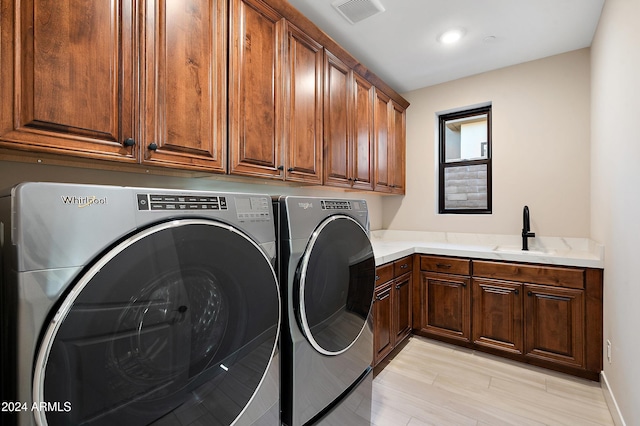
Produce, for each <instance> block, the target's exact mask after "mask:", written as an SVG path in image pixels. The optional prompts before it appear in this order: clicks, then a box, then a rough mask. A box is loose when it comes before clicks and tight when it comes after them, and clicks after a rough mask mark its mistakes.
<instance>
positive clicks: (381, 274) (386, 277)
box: [376, 262, 393, 287]
mask: <svg viewBox="0 0 640 426" xmlns="http://www.w3.org/2000/svg"><path fill="white" fill-rule="evenodd" d="M392 279H393V263H391V262H389V263H385V264H384V265H381V266H378V267H377V268H376V287H377V286H379V285H381V284H384V283H386V282H387V281H390V280H392Z"/></svg>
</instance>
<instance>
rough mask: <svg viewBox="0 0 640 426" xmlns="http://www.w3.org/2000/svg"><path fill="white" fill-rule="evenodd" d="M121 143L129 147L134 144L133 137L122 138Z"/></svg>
mask: <svg viewBox="0 0 640 426" xmlns="http://www.w3.org/2000/svg"><path fill="white" fill-rule="evenodd" d="M122 144H123V145H124V146H126V147H130V146H134V145H135V144H136V141H135V140H134V139H133V138H127V139H125V140H124V142H123V143H122Z"/></svg>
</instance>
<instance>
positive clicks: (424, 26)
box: [289, 0, 604, 93]
mask: <svg viewBox="0 0 640 426" xmlns="http://www.w3.org/2000/svg"><path fill="white" fill-rule="evenodd" d="M334 1H335V0H289V3H291V4H292V5H293V6H294V7H295V8H297V9H298V10H299V11H300V12H302V13H303V14H304V15H305V16H306V17H307V18H309V19H310V20H311V21H313V22H314V23H315V24H316V25H317V26H318V27H320V28H321V29H322V30H323V31H324V32H325V33H327V34H328V35H329V36H331V37H332V38H333V39H334V40H336V41H337V42H338V43H339V44H340V45H342V46H343V47H344V48H345V49H346V50H347V51H349V52H350V53H351V54H352V55H353V56H355V57H356V58H357V59H358V60H359V61H360V62H361V63H362V64H363V65H365V66H366V67H367V68H369V69H370V70H371V71H373V72H374V73H375V74H377V75H378V76H379V77H381V78H382V79H383V80H384V81H385V82H387V84H389V85H390V86H391V87H392V88H394V89H395V90H396V91H397V92H399V93H403V92H407V91H410V90H414V89H418V88H421V87H426V86H431V85H434V84H438V83H443V82H445V81H450V80H455V79H458V78H461V77H466V76H469V75H474V74H478V73H482V72H485V71H490V70H494V69H498V68H503V67H506V66H509V65H515V64H518V63H522V62H527V61H531V60H535V59H540V58H544V57H547V56H552V55H556V54H559V53H564V52H569V51H571V50H576V49H581V48H583V47H588V46H591V41H592V39H593V35H594V33H595V30H596V26H597V25H598V20H599V18H600V13H601V11H602V7H603V4H604V0H379V1H380V3H382V5H383V7H384V8H385V11H384V12H382V13H379V14H377V15H373V16H371V17H369V18H366V19H364V20H362V21H360V22H358V23H356V24H351V23H349V22H348V21H347V20H346V19H344V18H343V17H342V15H340V14H339V13H338V12H337V11H336V10H335V9H334V8H333V7H332V6H331V4H332V3H333V2H334ZM451 27H461V28H464V30H465V31H466V34H465V36H464V37H463V38H462V39H461V40H460V41H459V42H458V43H457V44H455V45H442V44H440V43H438V42H437V41H436V38H437V37H438V35H440V34H441V33H442V32H444V31H445V30H448V29H450V28H451ZM489 36H493V37H494V38H493V39H491V40H486V38H487V37H489Z"/></svg>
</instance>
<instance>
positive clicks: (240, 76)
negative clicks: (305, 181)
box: [229, 0, 285, 178]
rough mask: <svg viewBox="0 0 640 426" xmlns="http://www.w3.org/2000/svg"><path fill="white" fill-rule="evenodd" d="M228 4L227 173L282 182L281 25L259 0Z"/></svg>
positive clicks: (239, 0)
mask: <svg viewBox="0 0 640 426" xmlns="http://www.w3.org/2000/svg"><path fill="white" fill-rule="evenodd" d="M231 4H232V10H231V29H230V32H231V39H232V43H231V47H230V55H231V57H230V63H231V65H230V72H229V126H230V127H229V151H230V153H229V155H230V163H229V169H230V170H229V172H230V173H233V174H240V175H251V176H261V177H277V178H281V177H282V171H283V169H284V165H283V164H282V151H281V150H282V141H283V132H284V129H283V118H284V98H283V75H282V70H283V64H282V59H283V58H282V53H283V50H284V30H285V21H284V19H283V18H282V17H281V16H280V15H279V14H278V13H277V12H276V11H274V10H273V9H271V8H270V7H269V6H267V5H266V4H265V3H264V2H262V1H260V0H233V1H232V2H231Z"/></svg>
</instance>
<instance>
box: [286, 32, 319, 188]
mask: <svg viewBox="0 0 640 426" xmlns="http://www.w3.org/2000/svg"><path fill="white" fill-rule="evenodd" d="M287 41H288V44H287V46H286V47H287V49H286V55H287V85H286V88H287V90H286V91H285V93H286V101H287V108H286V111H287V116H286V130H285V145H286V149H285V159H284V165H285V170H284V171H285V176H286V179H287V180H290V181H298V182H307V183H315V184H318V185H320V184H322V97H323V93H322V77H323V75H324V73H323V61H324V59H323V58H324V50H323V48H322V46H321V45H320V44H318V43H317V42H315V41H314V40H313V39H312V38H311V37H309V36H308V35H306V34H305V33H303V32H302V31H301V30H299V29H298V28H297V27H295V26H294V25H292V24H287Z"/></svg>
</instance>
